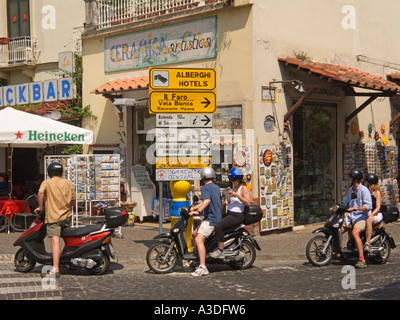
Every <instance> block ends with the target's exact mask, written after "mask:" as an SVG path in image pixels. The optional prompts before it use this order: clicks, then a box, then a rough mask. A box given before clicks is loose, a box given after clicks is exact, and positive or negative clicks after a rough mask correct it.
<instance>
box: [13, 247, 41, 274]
mask: <svg viewBox="0 0 400 320" xmlns="http://www.w3.org/2000/svg"><path fill="white" fill-rule="evenodd" d="M35 265H36V261H35V260H33V259H32V258H31V257H30V256H29V255H28V254H27V253H26V252H25V251H24V249H22V248H20V249H19V250H18V251H17V253H16V254H15V257H14V266H15V269H17V271H18V272H29V271H31V270H32V269H33V268H34V267H35Z"/></svg>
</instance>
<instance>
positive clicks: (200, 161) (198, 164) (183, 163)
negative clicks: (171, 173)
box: [156, 157, 212, 169]
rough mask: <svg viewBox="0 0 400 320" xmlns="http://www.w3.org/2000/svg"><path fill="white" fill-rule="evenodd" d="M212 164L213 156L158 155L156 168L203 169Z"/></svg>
mask: <svg viewBox="0 0 400 320" xmlns="http://www.w3.org/2000/svg"><path fill="white" fill-rule="evenodd" d="M211 165H212V158H211V157H187V158H185V157H168V158H166V157H165V158H164V157H157V161H156V169H177V168H180V169H202V168H204V167H211Z"/></svg>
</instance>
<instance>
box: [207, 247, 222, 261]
mask: <svg viewBox="0 0 400 320" xmlns="http://www.w3.org/2000/svg"><path fill="white" fill-rule="evenodd" d="M210 257H211V258H214V259H224V258H225V255H224V252H223V251H221V250H219V249H217V250H214V251H213V252H211V253H210Z"/></svg>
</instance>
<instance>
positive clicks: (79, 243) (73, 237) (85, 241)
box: [14, 207, 128, 275]
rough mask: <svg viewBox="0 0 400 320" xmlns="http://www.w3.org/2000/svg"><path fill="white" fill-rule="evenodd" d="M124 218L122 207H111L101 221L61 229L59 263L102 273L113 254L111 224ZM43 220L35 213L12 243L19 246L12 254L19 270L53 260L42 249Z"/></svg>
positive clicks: (120, 223)
mask: <svg viewBox="0 0 400 320" xmlns="http://www.w3.org/2000/svg"><path fill="white" fill-rule="evenodd" d="M127 220H128V212H127V211H126V209H125V208H124V207H114V208H108V209H107V210H106V222H105V223H104V224H94V225H88V226H83V227H76V228H66V229H64V230H63V231H62V233H61V237H62V238H63V240H64V243H65V245H64V249H63V251H62V252H61V257H60V264H61V265H65V266H67V267H68V268H70V269H79V268H82V269H86V270H87V271H89V272H90V273H91V274H94V275H101V274H103V273H105V272H106V271H107V270H108V268H109V266H110V257H111V258H115V250H114V248H113V246H112V243H111V238H112V236H113V234H114V228H116V227H119V226H121V225H123V224H124V223H126V221H127ZM43 221H44V214H42V215H39V216H38V217H37V219H36V220H35V221H34V222H33V223H32V224H31V226H30V227H29V228H28V229H27V230H26V231H25V232H24V233H23V234H22V235H21V236H20V237H19V238H18V239H17V240H16V241H15V243H14V246H17V247H21V248H20V249H19V250H18V251H17V253H16V254H15V257H14V265H15V268H16V269H17V271H19V272H29V271H31V270H32V269H33V268H34V267H35V265H36V263H37V262H38V263H40V264H45V265H49V264H52V263H53V256H52V254H51V253H48V252H46V250H45V244H44V238H45V237H46V225H45V224H44V222H43Z"/></svg>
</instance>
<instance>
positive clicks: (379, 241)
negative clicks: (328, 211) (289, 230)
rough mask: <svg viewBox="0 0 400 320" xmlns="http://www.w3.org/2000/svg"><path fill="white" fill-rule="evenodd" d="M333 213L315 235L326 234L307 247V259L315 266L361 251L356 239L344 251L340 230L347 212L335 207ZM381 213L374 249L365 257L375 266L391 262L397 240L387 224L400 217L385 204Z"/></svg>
mask: <svg viewBox="0 0 400 320" xmlns="http://www.w3.org/2000/svg"><path fill="white" fill-rule="evenodd" d="M332 210H333V211H334V213H333V215H332V216H331V217H330V219H329V220H328V221H327V222H326V223H325V225H324V227H322V228H318V229H316V230H314V231H313V233H323V235H317V236H315V237H313V238H312V239H310V241H308V243H307V246H306V256H307V259H308V261H309V262H310V263H311V264H313V265H315V266H318V267H320V266H324V265H327V264H328V263H329V262H330V261H331V260H332V259H333V258H334V257H335V256H339V255H341V256H342V257H343V258H349V257H358V251H357V249H356V246H355V242H354V239H353V237H351V238H350V239H349V241H348V242H347V245H346V248H345V249H343V248H342V243H343V239H342V232H341V227H342V225H343V222H344V215H345V213H346V212H348V210H347V208H346V207H345V206H344V205H340V204H337V205H335V206H333V208H332ZM381 212H382V214H383V220H382V221H381V222H380V223H379V224H377V225H375V226H373V233H372V237H371V241H370V244H371V250H370V251H369V252H365V253H364V256H365V257H366V258H368V259H369V260H370V261H371V262H372V263H374V264H384V263H386V261H388V259H389V256H390V252H391V249H393V248H395V247H396V244H395V242H394V239H393V238H392V237H391V236H390V234H389V233H388V232H387V231H386V229H385V227H384V225H385V224H387V223H391V222H394V221H396V220H397V219H398V218H399V210H398V209H397V207H396V206H394V205H382V206H381ZM360 237H361V240H362V242H363V245H364V244H365V232H362V233H361V235H360Z"/></svg>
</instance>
